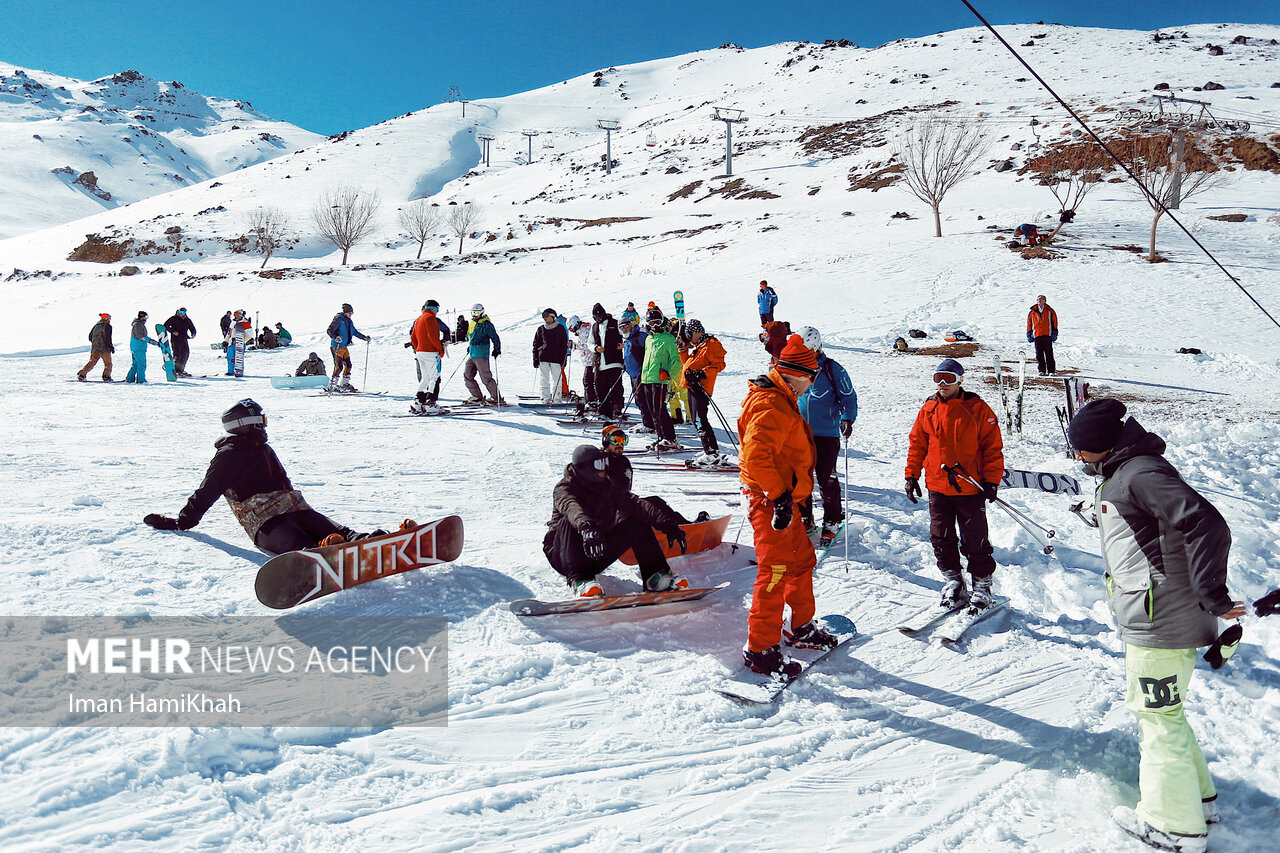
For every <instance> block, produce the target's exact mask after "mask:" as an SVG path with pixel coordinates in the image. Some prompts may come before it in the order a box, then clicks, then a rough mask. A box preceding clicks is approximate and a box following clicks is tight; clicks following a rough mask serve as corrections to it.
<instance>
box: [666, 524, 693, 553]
mask: <svg viewBox="0 0 1280 853" xmlns="http://www.w3.org/2000/svg"><path fill="white" fill-rule="evenodd" d="M663 532H664V533H666V534H667V547H668V548H674V547H675V545H676V543H679V544H680V553H681V554H688V553H689V537H688V536H686V535H685V532H684V531H683V530H681V529H680V528H679V527H673V528H671V529H670V530H665V531H663Z"/></svg>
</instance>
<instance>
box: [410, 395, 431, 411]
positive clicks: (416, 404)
mask: <svg viewBox="0 0 1280 853" xmlns="http://www.w3.org/2000/svg"><path fill="white" fill-rule="evenodd" d="M409 412H410V414H414V415H425V414H426V413H427V394H426V392H425V391H419V392H418V399H416V400H414V401H413V402H412V403H410V404H409Z"/></svg>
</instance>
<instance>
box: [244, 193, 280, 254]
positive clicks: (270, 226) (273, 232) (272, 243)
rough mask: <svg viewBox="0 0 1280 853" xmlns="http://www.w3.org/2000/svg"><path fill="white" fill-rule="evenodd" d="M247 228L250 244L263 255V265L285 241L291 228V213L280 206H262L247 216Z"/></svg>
mask: <svg viewBox="0 0 1280 853" xmlns="http://www.w3.org/2000/svg"><path fill="white" fill-rule="evenodd" d="M245 228H247V229H248V231H249V246H250V248H252V249H253V251H255V252H257V253H258V254H260V255H262V266H260V267H258V269H265V268H266V266H267V261H269V260H271V256H272V255H274V254H275V253H276V249H278V248H280V246H281V245H282V244H283V243H284V235H285V233H286V232H287V231H288V230H289V215H288V214H287V213H285V212H284V211H283V210H281V209H280V208H278V207H260V208H258V209H257V210H255V211H253V212H252V213H250V214H249V215H248V216H246V217H245Z"/></svg>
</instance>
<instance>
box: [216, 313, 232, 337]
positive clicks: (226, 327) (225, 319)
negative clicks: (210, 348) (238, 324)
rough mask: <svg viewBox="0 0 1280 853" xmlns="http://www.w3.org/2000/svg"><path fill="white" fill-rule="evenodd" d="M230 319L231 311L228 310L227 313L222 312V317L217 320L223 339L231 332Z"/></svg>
mask: <svg viewBox="0 0 1280 853" xmlns="http://www.w3.org/2000/svg"><path fill="white" fill-rule="evenodd" d="M231 320H232V317H231V312H230V311H228V312H227V313H225V314H223V315H222V319H220V320H219V321H218V327H219V328H220V329H222V337H223V339H225V338H226V337H227V335H228V334H229V333H230V332H231Z"/></svg>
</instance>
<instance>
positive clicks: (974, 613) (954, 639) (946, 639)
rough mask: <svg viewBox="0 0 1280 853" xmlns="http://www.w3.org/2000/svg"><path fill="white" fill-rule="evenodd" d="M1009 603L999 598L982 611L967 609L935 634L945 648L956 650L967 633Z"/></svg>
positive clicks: (953, 617) (1007, 600)
mask: <svg viewBox="0 0 1280 853" xmlns="http://www.w3.org/2000/svg"><path fill="white" fill-rule="evenodd" d="M1008 603H1009V599H1007V598H1003V597H997V598H996V599H995V601H993V602H991V605H990V606H988V607H984V608H982V609H981V610H978V609H976V608H973V607H966V608H965V609H964V610H963V611H961V612H959V613H957V614H956V615H954V616H952V617H951V618H950V619H948V620H947V621H946V622H944V623H943V625H942V627H941V628H939V629H938V630H937V631H936V632H935V633H936V634H937V635H938V639H939V640H941V641H942V644H943V645H944V646H950V647H952V648H954V647H956V646H958V645H959V644H960V641H961V640H963V639H964V636H965V632H967V631H968V630H969V629H970V628H972V627H973V626H974V625H976V624H978V623H979V622H981V621H982V620H983V619H986V618H987V617H988V616H990V615H991V614H992V613H995V612H996V611H998V610H1000V609H1001V608H1003V607H1004V606H1005V605H1006V604H1008Z"/></svg>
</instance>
